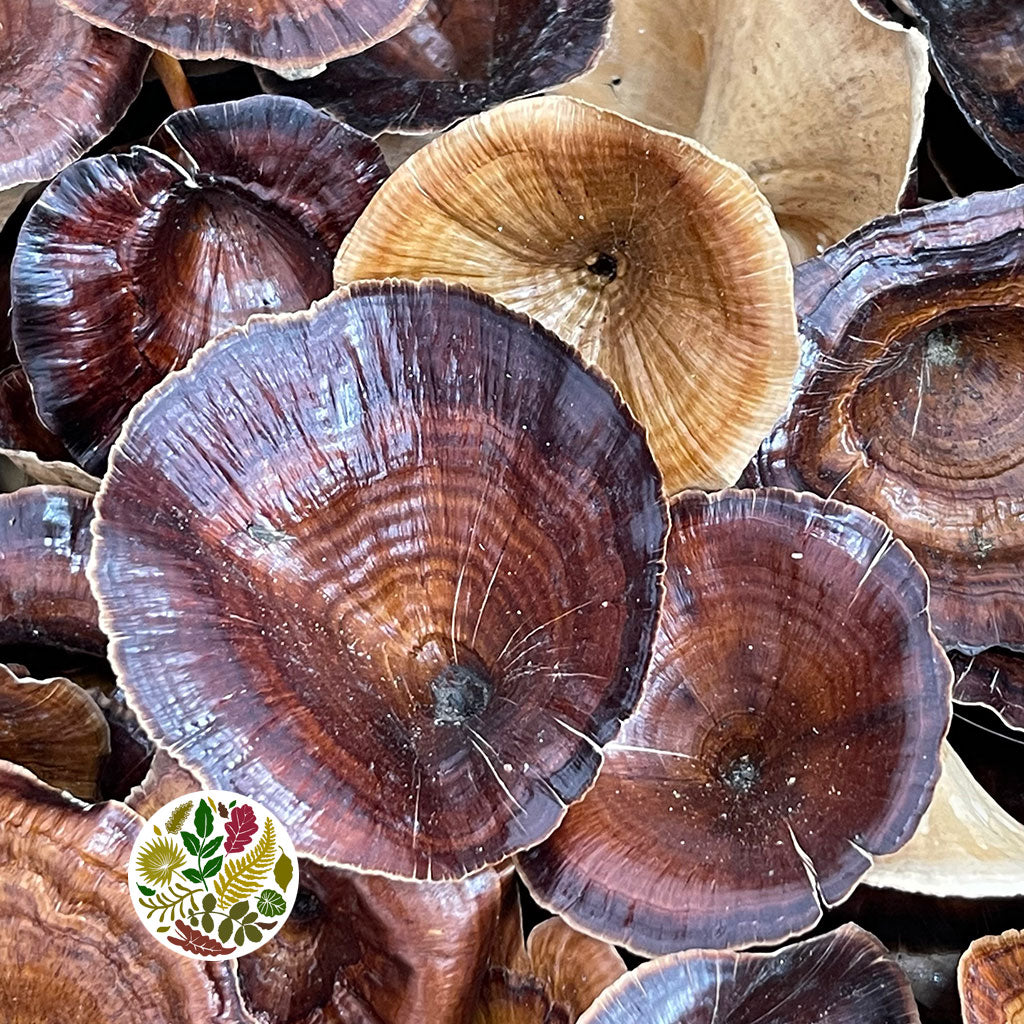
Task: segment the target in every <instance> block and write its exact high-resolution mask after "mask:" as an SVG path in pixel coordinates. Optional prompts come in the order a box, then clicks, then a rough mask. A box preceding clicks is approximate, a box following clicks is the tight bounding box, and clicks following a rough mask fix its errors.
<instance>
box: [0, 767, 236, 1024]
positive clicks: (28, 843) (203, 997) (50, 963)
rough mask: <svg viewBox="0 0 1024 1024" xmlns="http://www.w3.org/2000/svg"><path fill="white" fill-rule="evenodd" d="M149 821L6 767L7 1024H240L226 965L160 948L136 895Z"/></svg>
mask: <svg viewBox="0 0 1024 1024" xmlns="http://www.w3.org/2000/svg"><path fill="white" fill-rule="evenodd" d="M140 824H141V819H140V818H139V817H138V815H136V814H135V813H134V812H132V811H130V810H129V809H128V808H127V807H125V806H124V805H122V804H118V803H113V802H111V803H105V804H96V805H94V806H93V807H91V808H84V807H83V806H82V805H81V804H79V803H78V802H77V801H71V800H69V799H68V798H66V797H64V796H62V795H61V794H59V793H57V792H56V791H55V790H53V789H50V788H49V787H47V786H44V785H43V784H42V783H40V782H38V781H37V780H35V779H34V778H32V776H30V775H29V774H28V773H27V772H25V771H23V770H21V769H19V768H16V767H15V766H13V765H7V764H5V763H0V915H2V918H3V921H4V927H3V929H2V930H0V1019H3V1020H4V1022H5V1024H40V1022H41V1021H57V1020H68V1021H83V1022H85V1021H88V1022H89V1024H241V1022H242V1021H245V1020H247V1019H248V1018H247V1017H246V1015H245V1014H244V1011H243V1010H242V1008H241V1005H240V1003H239V1001H238V996H237V994H236V990H235V982H234V978H233V977H232V974H231V971H230V969H229V967H228V965H226V964H223V963H204V962H202V961H199V960H190V959H187V958H185V957H182V956H179V955H178V954H176V953H173V952H170V951H169V950H165V949H163V948H162V947H160V946H158V945H157V944H156V943H154V942H153V941H152V940H151V938H150V936H149V934H148V933H147V931H146V929H145V926H144V925H143V923H142V921H141V920H140V919H139V918H138V916H137V915H136V913H135V910H134V908H133V907H132V904H131V900H129V899H128V857H129V854H130V853H131V847H132V843H133V841H134V840H135V837H136V836H137V835H138V831H139V828H140Z"/></svg>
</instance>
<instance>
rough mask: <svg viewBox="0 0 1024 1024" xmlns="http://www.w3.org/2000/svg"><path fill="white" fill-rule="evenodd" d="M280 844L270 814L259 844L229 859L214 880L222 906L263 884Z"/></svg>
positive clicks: (234, 901) (248, 894)
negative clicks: (241, 854)
mask: <svg viewBox="0 0 1024 1024" xmlns="http://www.w3.org/2000/svg"><path fill="white" fill-rule="evenodd" d="M197 813H198V812H197ZM211 824H212V822H211ZM276 845H277V837H276V836H275V834H274V823H273V821H271V819H270V818H267V819H266V821H265V822H264V825H263V835H262V836H260V838H259V840H258V841H257V842H256V845H255V846H254V847H253V848H252V849H251V850H250V851H249V852H248V853H247V854H246V855H245V856H244V857H235V858H233V859H232V860H229V861H227V863H225V864H224V866H223V870H222V871H221V874H220V875H218V877H217V879H216V880H215V881H214V883H213V889H214V892H216V893H217V905H218V906H219V907H220V908H221V909H224V908H225V907H228V906H230V905H231V904H232V903H237V902H238V901H239V900H243V899H245V898H246V897H247V896H252V895H253V894H254V893H255V892H257V891H258V890H259V889H260V888H261V887H262V885H263V882H264V879H265V878H266V876H267V874H268V873H269V872H270V869H271V867H272V866H273V864H274V850H275V847H276Z"/></svg>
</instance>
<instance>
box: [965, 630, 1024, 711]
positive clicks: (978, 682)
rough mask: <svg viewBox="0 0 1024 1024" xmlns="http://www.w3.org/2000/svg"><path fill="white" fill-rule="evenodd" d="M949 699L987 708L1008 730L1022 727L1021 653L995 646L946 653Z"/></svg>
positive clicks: (1023, 662)
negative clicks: (974, 651)
mask: <svg viewBox="0 0 1024 1024" xmlns="http://www.w3.org/2000/svg"><path fill="white" fill-rule="evenodd" d="M950 661H951V662H952V663H953V671H954V672H955V674H956V675H955V679H954V682H953V700H955V701H958V702H959V703H961V704H983V705H985V707H989V708H991V709H992V710H993V711H994V712H995V713H996V714H997V715H998V716H999V717H1000V718H1001V719H1002V720H1003V723H1004V724H1005V725H1007V726H1009V727H1010V728H1011V729H1020V730H1024V655H1021V654H1019V653H1018V652H1016V651H1006V650H1003V649H1002V648H999V647H993V648H991V649H989V650H985V651H981V652H979V653H978V654H970V655H968V654H960V653H959V652H957V651H954V652H952V653H951V654H950Z"/></svg>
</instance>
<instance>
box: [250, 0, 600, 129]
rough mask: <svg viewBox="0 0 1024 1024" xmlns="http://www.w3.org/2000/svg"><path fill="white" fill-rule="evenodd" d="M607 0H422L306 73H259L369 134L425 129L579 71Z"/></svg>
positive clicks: (596, 38) (591, 55)
mask: <svg viewBox="0 0 1024 1024" xmlns="http://www.w3.org/2000/svg"><path fill="white" fill-rule="evenodd" d="M611 8H612V4H611V0H573V2H572V3H566V2H565V0H428V2H427V5H426V7H424V9H423V10H422V11H421V12H420V13H419V14H418V15H417V16H416V18H415V19H414V20H413V22H412V23H411V24H410V25H409V26H408V28H406V29H405V30H404V31H402V32H400V33H398V35H395V36H392V37H391V38H390V39H388V40H386V41H385V42H382V43H378V44H377V45H376V46H374V47H372V48H371V49H369V50H364V51H363V52H362V53H360V54H358V55H356V56H354V57H348V58H346V59H344V60H341V61H337V62H335V63H332V64H329V65H328V66H327V69H326V70H325V71H324V72H322V73H321V74H319V75H316V76H315V77H314V78H303V79H300V80H297V81H289V80H288V79H285V78H281V77H280V76H278V75H275V74H273V73H269V72H261V73H260V76H259V77H260V83H261V84H262V86H263V88H264V89H265V90H266V91H267V92H273V93H285V94H287V95H290V96H298V97H299V98H300V99H304V100H306V101H307V102H309V103H312V104H313V106H315V107H319V108H321V109H323V110H326V111H328V112H329V113H330V114H333V115H334V116H335V117H338V118H341V119H342V120H343V121H347V122H348V123H349V124H351V125H354V126H355V127H356V128H359V129H361V130H362V131H364V132H368V133H370V134H371V135H375V134H377V133H379V132H382V131H388V130H390V131H401V132H427V131H433V130H437V129H440V128H446V127H447V126H448V125H450V124H452V123H454V122H455V121H457V120H459V119H460V118H463V117H468V116H469V115H470V114H476V113H479V112H480V111H481V110H486V109H487V108H488V107H493V106H496V105H497V104H498V103H501V102H504V101H505V100H511V99H515V98H516V97H518V96H526V95H528V94H530V93H536V92H541V91H543V90H545V89H549V88H551V87H552V86H556V85H561V84H562V83H564V82H567V81H569V80H570V79H573V78H575V77H576V76H577V75H580V74H582V73H583V72H584V71H586V70H587V69H588V68H589V67H590V66H591V65H592V64H593V63H594V60H595V59H596V57H597V54H598V52H599V51H600V49H601V47H602V46H603V45H604V42H605V33H606V30H607V25H608V18H609V14H610V12H611Z"/></svg>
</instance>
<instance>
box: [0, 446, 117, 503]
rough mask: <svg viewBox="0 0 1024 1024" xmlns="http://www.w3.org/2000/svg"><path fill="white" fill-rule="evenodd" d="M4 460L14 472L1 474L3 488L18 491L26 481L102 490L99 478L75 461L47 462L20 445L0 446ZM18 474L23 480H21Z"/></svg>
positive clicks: (0, 455)
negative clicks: (21, 448)
mask: <svg viewBox="0 0 1024 1024" xmlns="http://www.w3.org/2000/svg"><path fill="white" fill-rule="evenodd" d="M2 459H6V460H7V461H8V462H9V463H10V466H11V467H13V473H0V484H2V486H0V490H6V491H15V490H17V489H18V488H19V487H24V486H26V485H27V484H52V485H55V486H58V487H77V488H78V489H79V490H80V491H86V492H87V493H89V494H95V493H96V492H97V491H98V490H99V489H100V481H99V478H98V477H95V476H93V475H92V474H91V473H86V471H85V470H84V469H81V468H80V467H78V466H76V465H75V464H74V463H73V462H47V461H45V460H44V459H41V458H39V456H38V455H36V454H35V453H34V452H26V451H22V450H20V449H17V448H0V460H2ZM19 476H22V477H24V479H18V477H19ZM12 477H13V479H12Z"/></svg>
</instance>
